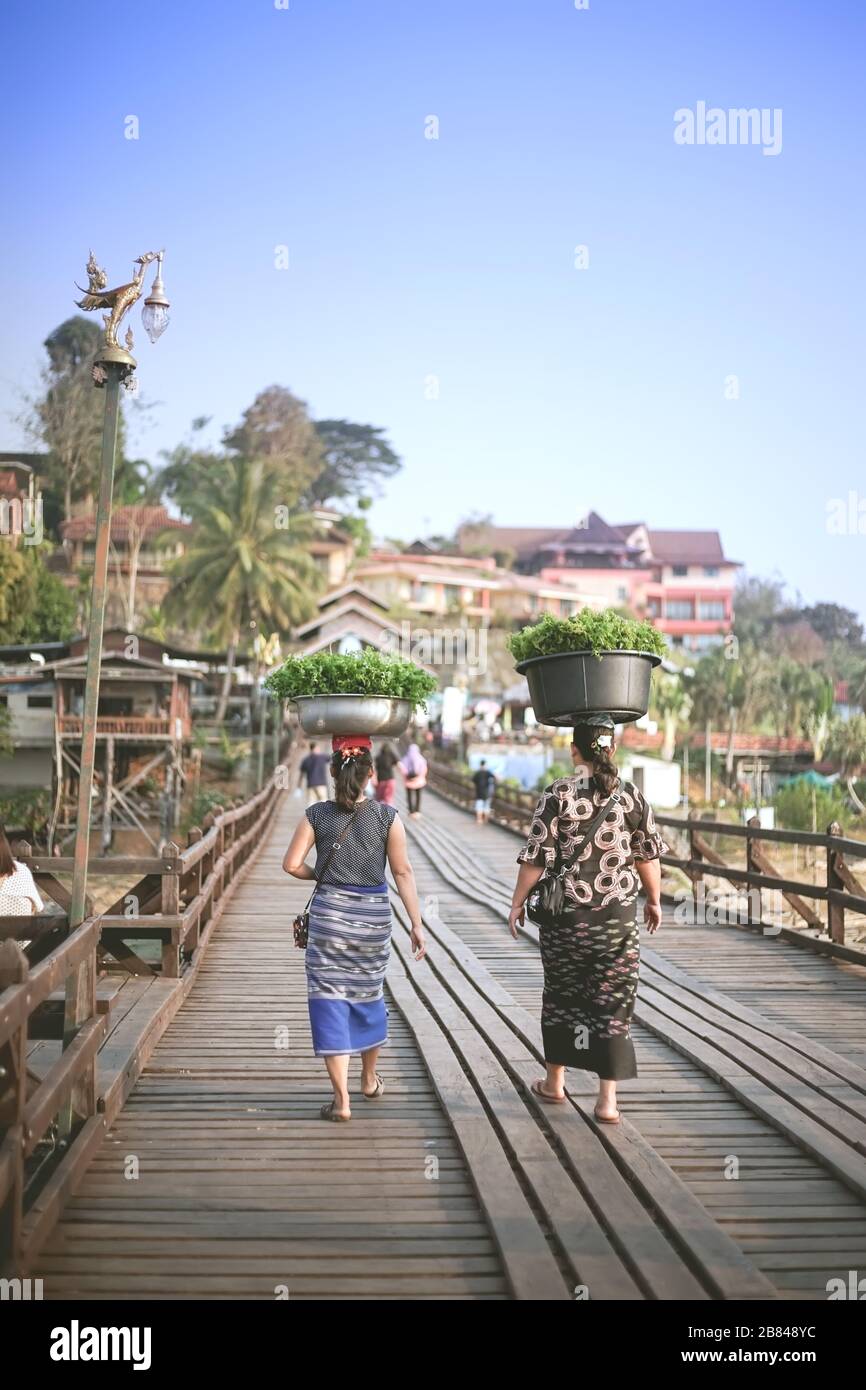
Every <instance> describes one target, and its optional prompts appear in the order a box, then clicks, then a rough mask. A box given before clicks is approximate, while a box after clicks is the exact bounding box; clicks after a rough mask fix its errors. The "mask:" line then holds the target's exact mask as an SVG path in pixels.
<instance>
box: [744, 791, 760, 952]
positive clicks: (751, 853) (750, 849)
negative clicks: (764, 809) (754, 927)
mask: <svg viewBox="0 0 866 1390" xmlns="http://www.w3.org/2000/svg"><path fill="white" fill-rule="evenodd" d="M760 828H761V818H760V816H751V817H750V818H749V821H748V823H747V825H746V902H747V904H748V908H747V916H746V921H747V922H748V923H749V924H750V925H751V924H753V923H755V922H762V921H763V918H764V899H763V895H762V893H761V890H760V888H759V889H758V915H757V917H755V915H754V913H753V911H752V874H757V873H760V872H761V866H760V864H759V863H758V862H757V854H756V850H755V839H754V836H753V835H750V834H749V831H750V830H755V829H758V830H760Z"/></svg>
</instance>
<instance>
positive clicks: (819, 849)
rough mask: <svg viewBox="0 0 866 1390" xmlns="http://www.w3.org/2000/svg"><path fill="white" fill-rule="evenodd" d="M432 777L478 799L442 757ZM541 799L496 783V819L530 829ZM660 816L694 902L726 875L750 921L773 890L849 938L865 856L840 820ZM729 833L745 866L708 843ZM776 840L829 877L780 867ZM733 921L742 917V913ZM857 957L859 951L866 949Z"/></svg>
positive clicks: (457, 794) (865, 892) (809, 918)
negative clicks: (674, 841)
mask: <svg viewBox="0 0 866 1390" xmlns="http://www.w3.org/2000/svg"><path fill="white" fill-rule="evenodd" d="M428 776H429V781H430V785H431V787H433V788H434V789H435V790H436V791H438V792H440V793H441V794H442V795H444V796H446V797H448V798H449V799H450V800H452V801H455V802H456V803H457V804H458V805H461V806H465V807H467V808H471V807H472V805H473V804H474V801H475V789H474V787H473V785H472V780H471V778H470V777H468V776H467V775H466V774H465V773H461V772H457V771H455V770H454V769H453V768H450V767H448V766H447V765H443V764H441V763H431V764H430V769H429V774H428ZM537 800H538V797H537V795H536V794H535V793H534V792H526V791H520V790H518V789H516V788H512V787H502V786H497V788H496V791H495V794H494V796H493V801H492V808H491V810H492V817H493V819H494V820H496V821H497V822H498V823H499V824H501V825H505V826H507V827H508V828H509V829H511V830H515V831H517V832H518V833H520V834H525V833H526V832H527V830H528V828H529V822H530V820H531V818H532V811H533V808H534V806H535V804H536V802H537ZM656 821H657V823H658V824H659V825H660V826H661V827H662V828H663V829H664V830H665V831H666V832H667V831H673V832H675V833H676V835H678V836H680V837H682V839H683V841H684V845H685V846H687V849H686V852H684V853H682V854H677V853H673V852H672V853H669V854H665V855H663V856H662V863H663V864H666V865H668V866H669V867H670V868H674V869H679V870H680V871H681V872H682V873H684V874H685V875H686V877H687V879H688V880H689V882H690V884H691V892H692V896H693V899H694V902H695V904H697V903H698V901H699V898H700V896H701V893H702V891H703V886H704V880H705V879H707V878H721V879H724V880H725V881H726V882H728V883H731V884H734V885H736V886H737V887H740V888H744V889H745V892H746V903H747V909H746V917H745V921H746V922H747V923H750V924H755V925H757V924H759V923H761V922H762V920H763V899H762V894H763V893H764V892H767V891H772V892H775V893H778V894H779V895H780V897H781V898H782V899H783V900H784V901H785V902H786V903H787V904H788V906H789V907H790V908H791V910H792V912H793V914H794V915H795V916H796V917H797V918H799V919H800V921H801V922H802V923H803V924H804V926H805V927H806V928H810V929H812V930H815V931H818V932H820V933H822V934H825V935H827V936H829V938H830V940H831V941H832V942H834V943H835V944H837V945H839V946H844V944H845V929H846V916H845V914H846V912H854V913H859V914H863V913H866V885H864V884H863V883H861V882H860V880H859V879H858V878H857V876H856V874H855V873H854V871H853V870H852V868H851V866H850V864H849V862H848V861H849V860H851V859H855V860H856V859H866V843H864V842H863V841H862V840H853V839H850V838H848V837H847V836H845V835H843V834H842V831H841V827H840V826H839V825H837V824H836V823H835V822H833V824H832V825H830V826H828V827H827V831H826V833H824V834H814V833H810V832H807V831H799V830H765V829H763V828H762V826H761V825H760V822H759V821H758V818H757V817H754V818H753V819H752V820H751V821H750V822H749V824H748V825H738V824H733V823H730V822H727V821H712V820H703V819H699V818H698V817H697V816H694V815H692V816H689V817H681V816H669V815H658V814H657V815H656ZM725 837H729V838H731V839H734V840H737V841H739V842H741V843H742V845H743V849H744V859H743V865H742V867H739V866H737V865H735V864H731V863H729V862H728V860H726V859H725V858H724V856H723V855H722V854H721V853H720V852H719V849H718V848H717V845H713V844H711V843H710V840H711V839H714V840H716V841H718V840H720V839H723V838H725ZM774 844H776V845H795V846H797V847H799V849H802V850H804V851H808V852H809V853H811V854H813V855H820V857H821V859H822V860H823V864H824V881H823V882H821V883H815V882H809V881H807V880H804V879H802V878H792V877H790V876H788V875H787V874H785V873H783V872H781V871H780V870H779V869H778V868H777V867H776V865H775V864H774V863H773V860H772V859H771V857H770V854H769V852H768V849H767V847H768V846H771V845H774ZM813 903H823V904H826V921H825V920H824V918H823V917H821V916H820V915H819V913H818V912H816V911H815V908H814V907H813V906H812V904H813ZM736 920H737V921H738V922H739V921H741V920H742V919H741V916H740V915H739V914H737V917H736ZM786 934H788V933H786ZM853 954H855V953H853V952H852V955H853ZM856 955H857V956H862V955H863V952H862V951H861V952H857V953H856Z"/></svg>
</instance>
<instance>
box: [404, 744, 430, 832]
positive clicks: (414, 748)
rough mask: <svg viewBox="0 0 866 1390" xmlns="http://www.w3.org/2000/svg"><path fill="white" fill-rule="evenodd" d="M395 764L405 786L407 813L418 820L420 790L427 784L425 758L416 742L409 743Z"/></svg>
mask: <svg viewBox="0 0 866 1390" xmlns="http://www.w3.org/2000/svg"><path fill="white" fill-rule="evenodd" d="M397 766H398V767H399V769H400V771H401V772H402V774H403V781H404V783H405V786H406V800H407V802H408V804H409V815H410V816H411V817H412V819H413V820H418V818H419V816H420V815H421V791H422V789H423V788H424V787H426V785H427V759H426V758H425V757H424V754H423V753H422V752H421V749H420V748H419V747H418V745H417V743H410V744H409V747H408V748H407V750H406V752H405V754H404V755H403V757H402V758H401V759H400V762H399V763H398V764H397Z"/></svg>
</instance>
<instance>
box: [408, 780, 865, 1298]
mask: <svg viewBox="0 0 866 1390" xmlns="http://www.w3.org/2000/svg"><path fill="white" fill-rule="evenodd" d="M425 812H426V817H427V818H428V819H429V820H431V821H432V822H433V824H434V827H440V828H441V830H443V831H446V832H447V833H448V834H450V835H452V836H454V837H455V841H456V842H458V843H459V845H460V846H461V847H462V849H463V851H465V852H468V853H469V854H470V855H471V856H472V859H473V860H474V861H475V862H476V863H477V864H478V865H479V866H480V867H481V868H486V869H487V871H489V872H490V873H491V875H492V876H494V877H497V878H499V879H501V881H502V882H504V883H507V884H508V885H509V887H510V885H511V884H512V883H513V879H514V875H515V873H516V864H515V858H516V853H517V850H518V848H519V844H518V840H517V838H516V837H515V836H514V835H513V834H511V833H509V832H508V831H505V830H503V829H500V828H499V827H496V826H476V825H475V823H474V821H473V819H472V818H471V817H470V816H469V815H467V813H466V812H465V811H463V810H461V809H459V808H457V807H455V806H453V805H451V804H450V803H448V802H446V801H444V800H443V799H442V798H440V797H437V796H435V795H434V794H432V793H430V792H428V793H426V794H425ZM409 825H410V833H411V831H412V828H413V826H414V825H415V823H413V822H411V821H410V822H409ZM423 827H424V820H422V821H421V822H418V823H417V829H418V832H419V834H418V837H417V838H416V842H415V844H414V845H413V862H414V864H415V868H416V874H417V876H418V882H419V888H420V891H421V894H422V898H423V900H424V901H425V902H426V904H427V907H428V910H429V911H432V912H435V913H436V914H438V915H439V916H440V917H441V918H442V919H443V920H444V921H445V922H446V923H447V924H448V925H449V926H450V927H451V928H452V930H454V931H456V932H457V933H458V934H459V936H460V937H461V938H462V940H463V941H465V942H466V944H467V945H468V946H469V947H470V948H471V950H472V951H473V952H474V954H475V955H476V956H477V957H478V958H479V959H480V960H481V961H482V962H483V964H484V965H485V966H486V967H487V969H488V970H489V971H490V972H491V973H492V975H493V976H494V977H495V978H496V979H497V980H498V981H500V982H501V983H502V985H504V986H505V988H506V989H507V991H508V993H509V994H510V995H511V996H512V997H513V998H514V1000H515V1001H516V1002H517V1003H518V1004H520V1005H521V1006H522V1007H523V1008H525V1009H527V1010H528V1011H529V1012H531V1013H534V1014H535V1015H536V1016H537V1013H538V1011H539V1008H540V992H541V964H540V959H539V956H538V952H537V948H536V947H535V946H534V945H533V944H532V943H531V942H530V941H528V940H525V939H521V940H519V941H516V942H515V941H512V939H511V938H510V936H509V935H508V933H507V930H506V928H505V926H504V924H503V922H502V919H501V917H500V916H499V915H497V914H496V913H495V912H493V911H491V910H490V909H488V908H486V907H485V906H484V905H482V904H479V903H477V902H472V901H469V900H468V899H467V898H466V897H465V896H463V895H462V894H461V893H460V892H459V891H457V890H456V889H455V888H454V887H453V886H451V885H450V884H449V883H448V882H446V881H445V879H444V878H443V876H442V874H441V873H440V872H439V871H438V869H437V867H436V859H437V854H436V853H433V855H432V857H431V855H430V854H429V853H425V852H424V851H423V849H422V845H423V843H424V834H423ZM652 948H653V950H654V951H656V952H658V953H659V954H660V955H662V956H663V957H666V958H669V959H670V960H671V961H672V962H674V963H676V964H678V965H679V966H680V967H681V968H683V969H687V970H688V971H689V973H690V974H692V975H695V976H697V977H698V978H699V979H702V980H704V981H706V982H711V983H712V984H714V985H715V986H716V987H717V988H718V989H720V990H723V991H724V992H725V993H727V994H729V995H730V996H731V997H733V998H737V999H739V1000H740V1001H741V1002H743V1003H747V1004H748V1005H749V1007H751V1008H753V1009H755V1010H756V1011H758V1012H764V1013H765V1014H766V1015H767V1016H768V1017H770V1016H771V1015H772V1017H773V1018H774V1019H775V1020H776V1021H777V1022H779V1023H782V1024H784V1025H785V1026H786V1027H790V1028H794V1029H797V1030H798V1031H800V1032H801V1033H806V1034H807V1035H809V1036H812V1037H814V1038H816V1040H818V1041H820V1042H822V1043H824V1044H825V1045H826V1046H828V1047H831V1048H834V1049H835V1050H837V1051H838V1052H839V1053H840V1054H841V1055H843V1056H847V1057H849V1058H850V1059H851V1060H862V1056H863V1053H862V1048H863V1046H864V1039H866V981H864V979H863V976H864V974H866V972H863V971H862V970H860V969H859V968H858V967H852V966H847V965H845V964H843V963H839V962H835V961H830V960H828V959H826V958H823V957H818V956H812V955H811V954H808V953H807V952H805V951H803V950H801V949H798V948H797V947H795V946H790V945H786V944H785V943H783V942H781V941H779V940H778V939H775V938H761V937H755V936H752V935H750V934H748V933H745V932H739V931H737V930H736V929H733V930H727V929H724V928H712V927H707V928H698V929H695V928H691V929H688V928H674V929H670V928H669V926H668V925H665V927H664V928H663V930H662V932H661V933H660V934H659V935H658V936H657V937H655V938H654V939H653V941H652ZM759 953H760V954H759ZM813 979H814V980H815V982H816V986H817V988H816V995H815V997H814V999H811V998H810V995H809V990H810V983H809V982H810V981H811V980H813ZM777 980H778V981H779V982H780V988H779V990H778V993H777V992H776V990H775V983H776V981H777ZM837 988H838V991H839V997H840V1008H839V1011H838V1013H837V1012H836V1009H835V1003H834V991H835V989H837ZM634 1038H635V1044H636V1049H637V1054H638V1065H639V1070H640V1076H639V1077H638V1078H637V1079H636V1080H635V1081H630V1082H625V1083H622V1086H621V1097H622V1102H623V1110H624V1113H625V1114H627V1116H628V1118H629V1120H630V1121H631V1122H632V1123H633V1124H634V1125H635V1126H636V1128H637V1129H638V1130H639V1132H640V1133H641V1135H642V1136H644V1137H645V1138H646V1139H647V1140H648V1141H649V1142H650V1143H651V1144H652V1145H653V1147H654V1148H655V1149H656V1151H657V1152H658V1154H659V1156H660V1157H661V1158H662V1159H663V1160H664V1161H665V1163H667V1164H669V1166H670V1167H671V1168H672V1169H673V1170H674V1172H676V1173H677V1174H678V1175H679V1176H680V1177H681V1178H682V1179H683V1180H684V1181H685V1182H686V1183H687V1185H688V1186H689V1188H690V1189H691V1190H692V1191H693V1192H694V1193H695V1195H696V1196H698V1197H699V1199H700V1201H701V1202H702V1204H703V1205H704V1206H705V1207H706V1209H707V1210H708V1211H709V1212H710V1213H711V1214H712V1216H713V1217H714V1219H715V1220H716V1221H717V1222H719V1223H720V1224H722V1225H723V1227H724V1229H725V1230H726V1231H727V1232H728V1233H729V1234H730V1235H731V1236H732V1237H733V1239H734V1240H735V1241H736V1242H737V1244H738V1245H739V1246H740V1248H741V1249H742V1250H743V1251H745V1252H746V1253H748V1254H749V1255H750V1257H751V1258H752V1260H753V1261H754V1263H755V1264H756V1265H757V1266H758V1268H759V1269H761V1270H762V1271H763V1272H764V1273H765V1274H766V1276H767V1277H768V1278H769V1279H770V1280H771V1282H772V1283H773V1284H774V1285H775V1286H776V1288H777V1289H778V1291H779V1293H780V1295H781V1296H782V1297H786V1298H826V1281H827V1280H828V1279H830V1278H835V1277H839V1276H840V1275H842V1276H843V1277H844V1276H846V1274H847V1270H848V1269H849V1268H858V1267H862V1266H863V1264H864V1263H866V1201H864V1200H863V1199H862V1198H861V1197H859V1196H858V1195H857V1194H856V1193H855V1192H853V1191H852V1190H851V1189H850V1188H849V1187H848V1186H846V1185H845V1184H844V1183H843V1182H841V1181H839V1179H838V1178H836V1177H835V1176H833V1175H832V1174H831V1173H829V1172H828V1171H827V1170H826V1168H825V1167H824V1166H823V1165H822V1164H821V1163H820V1162H818V1161H816V1159H814V1158H813V1157H811V1156H810V1155H809V1154H807V1153H804V1152H803V1149H802V1147H800V1146H799V1145H798V1144H795V1143H793V1142H792V1141H791V1139H790V1138H788V1137H787V1136H786V1135H785V1134H784V1133H783V1132H781V1131H780V1129H779V1128H778V1127H777V1126H775V1125H773V1124H771V1123H769V1122H768V1121H767V1120H765V1119H763V1118H761V1117H760V1116H758V1115H756V1114H755V1113H754V1112H753V1111H752V1110H751V1109H750V1108H748V1107H747V1106H746V1105H744V1104H742V1103H741V1102H740V1101H739V1100H738V1099H737V1098H735V1097H733V1096H732V1095H731V1094H730V1092H729V1091H728V1090H726V1089H725V1088H724V1087H723V1086H722V1085H720V1084H719V1082H718V1081H717V1080H715V1079H714V1078H713V1077H712V1076H711V1075H709V1074H708V1073H707V1071H706V1070H705V1069H703V1068H702V1067H700V1066H698V1065H696V1064H695V1063H694V1062H692V1061H690V1060H688V1059H686V1058H685V1057H683V1056H682V1055H681V1054H680V1053H679V1052H677V1051H675V1050H674V1049H673V1048H672V1047H671V1046H670V1045H668V1044H667V1043H665V1042H664V1041H662V1040H661V1039H660V1038H658V1037H656V1036H655V1035H654V1034H653V1033H652V1032H650V1031H649V1029H647V1028H643V1027H641V1026H640V1025H636V1026H635V1029H634ZM732 1158H735V1159H736V1160H737V1164H738V1173H739V1176H738V1177H737V1178H736V1180H732V1179H731V1178H729V1177H726V1176H725V1174H726V1171H728V1172H730V1171H731V1159H732ZM864 1174H866V1165H864Z"/></svg>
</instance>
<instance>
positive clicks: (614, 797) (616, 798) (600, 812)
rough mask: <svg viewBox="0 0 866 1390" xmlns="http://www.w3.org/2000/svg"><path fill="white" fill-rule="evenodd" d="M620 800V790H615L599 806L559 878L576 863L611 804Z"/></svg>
mask: <svg viewBox="0 0 866 1390" xmlns="http://www.w3.org/2000/svg"><path fill="white" fill-rule="evenodd" d="M618 801H619V791H615V792H614V793H613V794H612V795H611V796H609V797H608V799H607V801H606V802H605V803H604V805H603V806H601V807H600V808H599V810H598V812H597V814H596V815H594V816H593V818H592V820H591V821H590V823H589V825H588V826H587V828H586V830H584V832H583V834H582V835H581V837H580V841H579V842H578V845H577V848H576V849H575V850H574V851H573V853H572V856H571V862H570V863H569V864H565V865H563V867H562V868H561V869H560V871H559V874H558V875H557V877H559V878H562V877H564V875H565V874H566V873H567V872H568V870H569V869H570V868H571V867H572V865H573V864H574V863H575V861H576V860H577V856H578V855H579V854H580V851H581V850H582V849H583V847H584V845H585V844H586V842H587V840H591V839H592V837H593V835H594V834H595V832H596V830H597V829H598V827H599V826H600V825H601V823H602V821H603V820H604V818H605V816H606V815H607V813H608V811H609V810H610V808H611V806H615V805H616V804H617V802H618ZM558 840H559V837H558V836H557V842H558ZM557 847H558V844H557Z"/></svg>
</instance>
